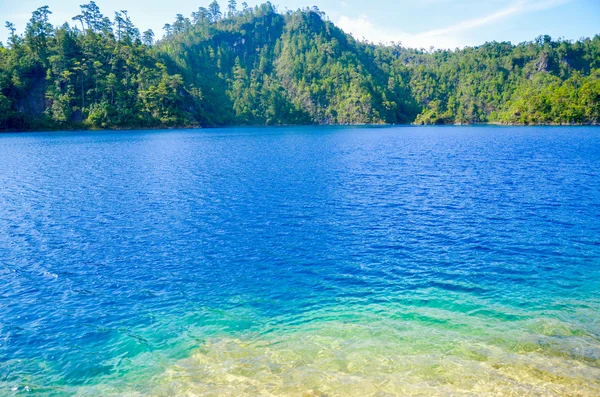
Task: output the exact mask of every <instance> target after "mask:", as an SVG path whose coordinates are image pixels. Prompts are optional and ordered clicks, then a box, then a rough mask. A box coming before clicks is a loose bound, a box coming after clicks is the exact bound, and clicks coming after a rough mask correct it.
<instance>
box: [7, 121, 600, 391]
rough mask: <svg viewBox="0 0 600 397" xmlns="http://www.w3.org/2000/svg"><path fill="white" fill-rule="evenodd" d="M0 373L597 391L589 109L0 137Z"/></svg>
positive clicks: (82, 379) (217, 385) (596, 176)
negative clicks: (498, 117)
mask: <svg viewBox="0 0 600 397" xmlns="http://www.w3.org/2000/svg"><path fill="white" fill-rule="evenodd" d="M0 170H2V171H1V172H0V395H13V394H16V395H20V394H27V393H29V394H31V393H35V394H40V395H65V394H67V395H69V394H74V395H98V394H102V395H113V394H114V395H129V396H131V395H134V396H135V395H158V396H167V395H175V394H187V395H214V396H226V395H231V396H241V395H253V396H254V395H267V396H268V395H289V396H318V395H327V396H353V395H355V396H365V395H373V396H375V395H377V396H385V395H473V396H483V395H519V396H523V395H540V396H541V395H543V396H549V395H581V396H597V395H600V295H599V294H598V289H599V287H600V129H598V128H587V127H578V128H574V127H564V128H562V127H553V128H542V127H540V128H537V127H529V128H518V127H513V128H500V127H447V128H446V127H431V128H416V127H399V128H316V127H311V128H300V127H298V128H276V129H261V128H246V129H243V128H239V129H220V130H207V131H160V132H102V133H93V132H86V133H51V134H45V133H37V134H15V135H0Z"/></svg>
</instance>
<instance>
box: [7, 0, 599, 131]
mask: <svg viewBox="0 0 600 397" xmlns="http://www.w3.org/2000/svg"><path fill="white" fill-rule="evenodd" d="M50 14H51V11H50V9H49V8H48V7H47V6H44V7H41V8H38V9H37V10H35V11H34V12H33V13H32V17H31V20H30V21H29V23H28V24H27V26H26V27H25V31H24V33H23V34H17V30H16V28H15V26H14V24H12V23H11V22H6V25H5V26H6V28H7V29H8V30H9V33H10V36H9V39H8V42H7V43H6V44H5V45H0V130H31V129H54V128H56V129H58V128H63V129H64V128H141V127H165V126H219V125H234V124H256V125H273V124H275V125H276V124H311V123H316V124H356V123H411V122H414V123H421V124H446V123H483V122H500V123H516V124H536V123H548V124H550V123H598V122H600V36H599V35H597V36H595V37H593V38H586V39H580V40H578V41H574V42H572V41H568V40H553V39H552V38H550V37H548V36H542V37H539V38H537V39H535V40H534V41H531V42H525V43H521V44H518V45H513V44H511V43H506V42H503V43H497V42H493V43H486V44H484V45H482V46H479V47H468V48H464V49H461V50H458V49H457V50H454V51H450V50H435V51H427V50H424V49H410V48H405V47H403V46H401V45H400V44H394V45H381V44H373V43H368V42H363V41H358V40H355V39H354V38H353V37H352V36H351V35H348V34H346V33H344V32H343V31H342V30H340V29H339V28H337V27H336V26H335V25H334V24H332V23H331V22H330V21H328V20H327V18H326V17H325V15H324V14H323V13H322V12H320V11H319V10H318V9H317V8H316V7H313V8H306V9H302V10H298V11H289V12H285V13H279V12H277V10H276V8H275V7H274V6H273V5H272V4H271V3H268V2H267V3H265V4H262V5H259V6H256V7H254V8H250V7H248V5H247V4H246V3H242V5H241V9H239V8H238V4H237V2H236V1H235V0H229V1H228V3H227V5H226V9H225V10H224V11H222V10H221V7H220V5H219V3H218V2H217V1H216V0H215V1H213V2H212V3H210V4H209V5H207V7H200V8H199V9H198V11H196V12H193V13H192V15H191V16H190V17H189V18H188V17H185V16H184V15H182V14H177V15H176V17H175V20H174V21H172V22H171V23H167V24H165V27H164V37H163V38H162V39H161V40H159V41H158V42H156V41H155V34H154V32H152V31H151V30H148V31H145V32H143V33H140V31H139V30H138V28H136V27H135V26H134V25H133V23H132V22H131V19H130V17H129V14H128V13H127V11H124V10H123V11H119V12H116V13H115V15H114V16H113V18H112V19H110V18H109V17H106V16H104V15H103V14H102V13H101V11H100V9H99V8H98V6H97V5H96V3H95V2H93V1H91V2H90V3H89V4H85V5H82V6H81V10H80V13H79V14H78V15H76V16H74V17H73V19H72V22H73V23H72V25H71V24H68V23H65V24H64V25H62V26H52V25H51V24H50V23H49V20H48V18H49V15H50Z"/></svg>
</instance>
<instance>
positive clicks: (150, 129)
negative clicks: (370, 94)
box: [0, 122, 600, 134]
mask: <svg viewBox="0 0 600 397" xmlns="http://www.w3.org/2000/svg"><path fill="white" fill-rule="evenodd" d="M396 126H405V127H469V126H498V127H600V123H598V122H593V123H537V124H517V123H501V122H487V123H454V124H415V123H406V124H385V123H378V124H281V125H261V124H253V125H250V124H234V125H220V126H205V127H200V126H176V127H114V128H62V129H59V128H57V129H31V130H0V134H19V133H32V132H98V131H160V130H212V129H225V128H244V127H246V128H285V127H396Z"/></svg>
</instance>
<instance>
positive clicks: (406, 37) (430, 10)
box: [0, 0, 600, 48]
mask: <svg viewBox="0 0 600 397" xmlns="http://www.w3.org/2000/svg"><path fill="white" fill-rule="evenodd" d="M210 1H211V0H200V1H197V0H178V1H176V2H169V1H164V0H97V1H96V4H98V6H100V9H101V10H102V12H103V13H104V14H105V15H107V16H110V17H111V18H112V16H113V14H114V11H116V10H128V11H129V15H130V16H131V18H132V20H133V22H134V23H135V24H136V25H137V26H138V27H139V28H140V30H141V31H144V30H146V29H152V30H154V32H155V33H156V34H157V36H160V35H161V33H162V30H161V28H162V26H163V25H164V24H165V23H166V22H171V21H172V20H173V19H174V17H175V14H177V13H182V14H184V15H186V16H189V14H191V13H192V12H193V11H195V10H197V9H198V7H200V6H206V5H208V3H209V2H210ZM242 1H243V0H238V2H239V3H241V2H242ZM84 2H87V0H85V1H83V0H20V1H15V0H0V21H1V22H2V28H0V29H1V33H0V41H3V42H5V41H6V38H7V36H8V32H7V31H6V29H4V28H3V25H4V21H7V20H8V21H11V22H13V23H15V24H16V26H17V28H18V31H19V32H22V31H23V29H24V27H25V24H26V23H27V20H28V19H29V18H30V16H31V11H33V10H34V9H36V8H37V7H40V6H43V5H48V6H50V9H51V10H52V12H53V15H52V19H51V21H52V23H54V24H62V23H63V22H65V21H69V22H71V17H72V16H74V15H77V14H78V13H79V5H80V4H83V3H84ZM226 2H227V0H221V1H220V3H221V7H222V8H225V6H226ZM247 2H248V4H250V5H255V4H257V3H260V2H261V1H253V0H247ZM272 3H273V4H275V5H277V6H278V7H279V10H280V11H285V10H286V9H291V10H295V9H297V8H303V7H306V6H313V5H317V6H318V7H319V8H320V9H321V10H322V11H325V12H326V13H327V15H328V17H329V18H330V20H331V21H333V22H335V23H336V24H337V25H338V26H340V27H341V28H343V29H344V30H345V31H346V32H348V33H352V34H353V35H354V36H355V37H357V38H359V39H360V38H366V39H368V40H370V41H373V42H391V41H395V42H402V43H403V45H405V46H408V47H419V48H429V47H431V46H433V47H435V48H456V47H464V46H467V45H478V44H482V43H484V42H486V41H493V40H495V41H512V42H513V43H518V42H522V41H526V40H532V39H534V38H535V37H537V36H539V35H541V34H549V35H550V36H552V37H555V38H556V37H564V38H567V39H577V38H580V37H589V36H593V35H595V34H600V0H396V1H391V0H274V1H272Z"/></svg>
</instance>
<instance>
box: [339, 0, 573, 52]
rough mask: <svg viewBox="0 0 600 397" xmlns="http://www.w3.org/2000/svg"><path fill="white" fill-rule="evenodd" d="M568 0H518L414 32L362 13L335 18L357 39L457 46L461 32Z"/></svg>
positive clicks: (439, 46)
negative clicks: (472, 16)
mask: <svg viewBox="0 0 600 397" xmlns="http://www.w3.org/2000/svg"><path fill="white" fill-rule="evenodd" d="M570 1H572V0H517V1H516V2H514V3H513V4H511V5H509V6H508V7H506V8H502V9H500V10H498V11H495V12H492V13H490V14H487V15H483V16H481V17H477V18H473V19H468V20H466V21H462V22H459V23H456V24H454V25H450V26H447V27H444V28H440V29H432V30H428V31H424V32H420V33H416V34H411V33H407V32H403V31H400V30H396V29H390V28H386V27H383V26H376V25H375V23H374V22H373V21H371V19H369V17H367V16H366V15H364V14H363V15H360V16H359V17H357V18H351V17H349V16H346V15H342V16H341V17H340V19H339V20H338V26H339V27H341V28H342V29H343V30H344V31H346V32H347V33H351V34H352V35H353V36H354V37H356V38H357V39H366V40H369V41H373V42H376V43H391V42H396V43H398V42H401V43H402V45H403V46H405V47H413V48H429V47H431V46H433V47H435V48H456V47H463V46H465V45H467V44H466V43H464V39H461V37H460V34H461V33H464V32H467V31H472V30H475V29H477V28H479V27H482V26H486V25H490V24H493V23H494V22H496V21H499V20H501V19H504V18H507V17H509V16H512V15H516V14H521V13H526V12H532V11H540V10H544V9H548V8H552V7H556V6H558V5H561V4H564V3H568V2H570Z"/></svg>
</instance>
